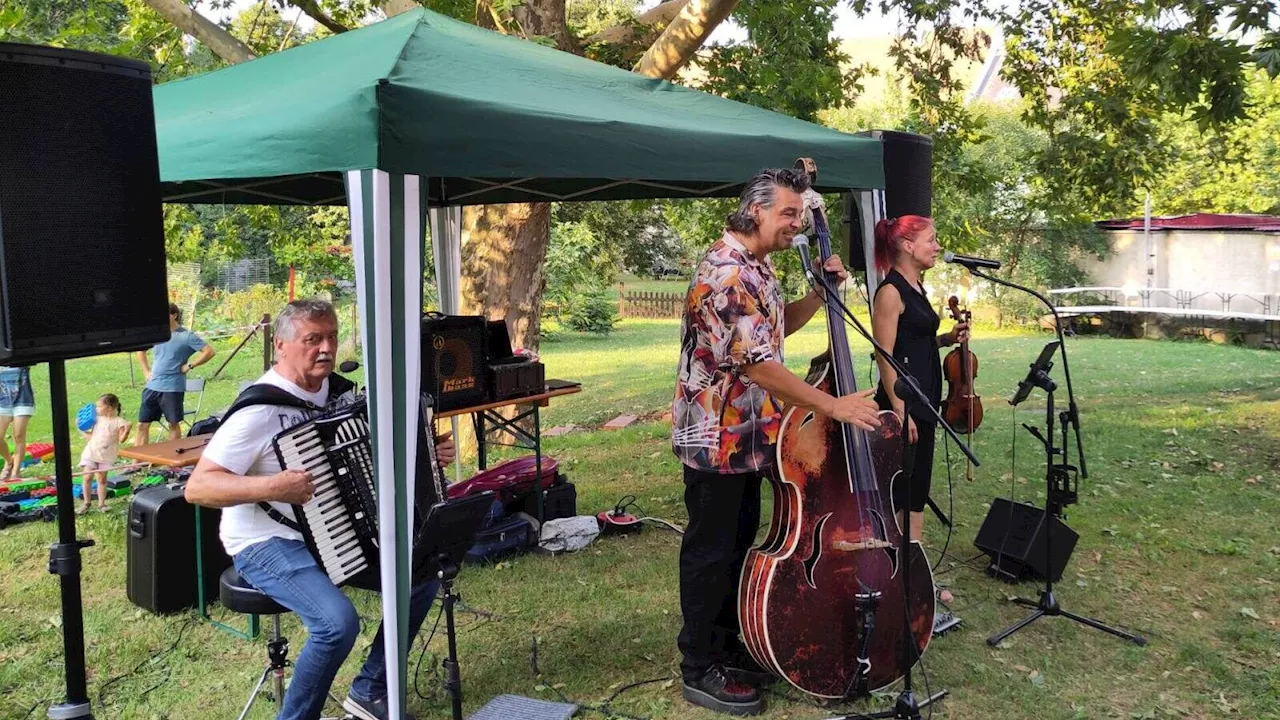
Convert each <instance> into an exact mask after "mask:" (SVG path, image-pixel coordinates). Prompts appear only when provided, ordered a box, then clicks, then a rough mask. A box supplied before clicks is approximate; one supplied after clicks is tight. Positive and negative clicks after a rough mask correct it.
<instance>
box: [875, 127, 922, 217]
mask: <svg viewBox="0 0 1280 720" xmlns="http://www.w3.org/2000/svg"><path fill="white" fill-rule="evenodd" d="M859 134H860V135H863V136H866V137H872V138H875V139H877V140H879V141H880V143H881V144H882V145H883V146H884V202H885V217H890V218H896V217H902V216H903V215H920V216H922V217H933V138H931V137H929V136H927V135H916V134H915V133H905V132H897V131H895V130H869V131H866V132H863V133H859Z"/></svg>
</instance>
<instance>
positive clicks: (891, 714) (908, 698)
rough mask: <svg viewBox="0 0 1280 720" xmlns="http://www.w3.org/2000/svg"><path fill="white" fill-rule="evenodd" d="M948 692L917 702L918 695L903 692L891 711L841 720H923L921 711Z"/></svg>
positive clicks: (881, 711)
mask: <svg viewBox="0 0 1280 720" xmlns="http://www.w3.org/2000/svg"><path fill="white" fill-rule="evenodd" d="M948 692H949V691H947V690H940V691H938V692H936V693H934V694H933V695H930V696H929V697H927V698H925V699H924V700H917V699H916V694H915V693H914V692H912V691H910V690H903V691H902V692H900V693H898V699H897V700H895V701H894V702H893V707H892V708H891V709H889V710H877V711H876V712H870V713H864V714H855V715H845V716H844V717H842V718H840V719H839V720H872V719H873V718H894V719H895V720H921V716H920V709H921V708H926V707H928V706H930V705H932V704H933V703H936V702H938V701H939V700H941V699H942V698H944V697H946V696H947V695H948Z"/></svg>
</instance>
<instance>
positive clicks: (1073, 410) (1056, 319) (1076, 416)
mask: <svg viewBox="0 0 1280 720" xmlns="http://www.w3.org/2000/svg"><path fill="white" fill-rule="evenodd" d="M962 267H964V268H965V269H966V270H968V271H969V273H970V274H971V275H977V276H978V277H980V278H982V279H983V280H986V281H988V282H993V283H995V284H997V285H1003V286H1005V287H1007V288H1013V289H1014V290H1021V291H1022V292H1024V293H1027V294H1028V295H1031V296H1032V297H1034V298H1036V299H1037V300H1039V301H1040V302H1042V303H1044V305H1045V307H1047V308H1049V312H1051V313H1053V329H1054V330H1055V331H1056V332H1057V334H1058V343H1059V345H1060V347H1061V348H1062V375H1063V377H1065V378H1066V380H1067V410H1066V412H1065V413H1063V423H1064V428H1063V432H1064V433H1065V432H1066V427H1065V425H1069V426H1070V427H1071V428H1072V430H1073V431H1074V434H1075V436H1076V454H1078V455H1079V456H1080V477H1082V478H1085V479H1086V480H1087V479H1088V478H1089V464H1088V462H1086V460H1085V457H1084V441H1083V440H1082V439H1081V437H1080V411H1079V409H1078V408H1077V407H1076V392H1075V388H1074V387H1073V386H1072V384H1071V368H1070V367H1068V366H1067V343H1066V339H1065V338H1064V337H1063V334H1062V318H1061V317H1060V316H1059V315H1058V308H1056V307H1054V305H1053V303H1052V302H1050V301H1049V298H1047V297H1045V296H1044V295H1041V294H1040V293H1038V292H1036V291H1035V290H1032V289H1031V288H1029V287H1026V286H1024V285H1019V284H1017V283H1015V282H1010V281H1008V280H1001V279H1000V278H997V277H992V276H990V275H988V274H986V273H984V272H982V271H981V270H978V269H977V268H973V267H969V266H968V265H963V266H962ZM1064 446H1065V442H1064Z"/></svg>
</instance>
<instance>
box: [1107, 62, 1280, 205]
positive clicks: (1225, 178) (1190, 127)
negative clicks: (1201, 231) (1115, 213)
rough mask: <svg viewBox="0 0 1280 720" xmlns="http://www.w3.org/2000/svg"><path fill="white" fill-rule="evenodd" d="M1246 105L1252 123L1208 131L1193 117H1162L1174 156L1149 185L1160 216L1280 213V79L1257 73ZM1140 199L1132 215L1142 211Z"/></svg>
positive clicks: (1164, 134) (1166, 140) (1162, 134)
mask: <svg viewBox="0 0 1280 720" xmlns="http://www.w3.org/2000/svg"><path fill="white" fill-rule="evenodd" d="M1246 101H1247V102H1248V104H1249V105H1250V108H1251V110H1250V115H1251V118H1250V120H1249V121H1248V122H1240V123H1235V124H1233V125H1230V126H1228V127H1225V128H1220V129H1216V130H1210V131H1208V132H1200V130H1199V128H1198V126H1197V124H1196V123H1194V122H1191V117H1190V115H1191V114H1190V113H1186V114H1179V113H1169V114H1167V115H1166V116H1165V117H1163V118H1162V119H1161V121H1160V138H1161V140H1160V141H1161V143H1162V144H1163V145H1165V146H1166V147H1167V148H1168V149H1169V153H1170V157H1169V161H1168V165H1167V167H1166V168H1165V169H1164V170H1163V171H1162V172H1160V173H1159V174H1157V175H1156V176H1155V177H1154V178H1152V180H1151V183H1150V185H1149V186H1148V188H1149V189H1150V191H1151V200H1152V209H1153V211H1154V212H1155V213H1156V214H1159V215H1179V214H1185V213H1193V212H1220V213H1280V173H1277V172H1276V168H1277V167H1280V80H1273V79H1271V78H1270V77H1268V76H1267V75H1266V73H1264V72H1263V71H1261V70H1257V71H1255V72H1254V73H1253V77H1252V80H1251V82H1250V83H1249V88H1248V93H1247V97H1246ZM1140 200H1141V198H1134V201H1135V202H1134V205H1133V208H1132V209H1131V210H1130V213H1132V214H1135V215H1136V214H1138V213H1140V212H1141V206H1140V204H1139V201H1140Z"/></svg>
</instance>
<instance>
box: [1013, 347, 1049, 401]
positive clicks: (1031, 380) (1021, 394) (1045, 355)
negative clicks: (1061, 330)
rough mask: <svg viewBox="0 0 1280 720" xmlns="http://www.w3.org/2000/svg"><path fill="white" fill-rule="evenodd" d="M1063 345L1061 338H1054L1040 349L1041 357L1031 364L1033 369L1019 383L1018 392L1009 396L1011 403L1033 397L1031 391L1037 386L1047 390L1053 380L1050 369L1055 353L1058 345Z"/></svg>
mask: <svg viewBox="0 0 1280 720" xmlns="http://www.w3.org/2000/svg"><path fill="white" fill-rule="evenodd" d="M1060 345H1062V341H1061V340H1054V341H1053V342H1050V343H1046V344H1045V346H1044V348H1043V349H1042V350H1041V351H1040V357H1038V358H1036V361H1035V362H1034V363H1032V364H1031V369H1030V370H1028V371H1027V376H1026V377H1025V378H1023V380H1022V382H1020V383H1018V392H1016V393H1014V394H1013V397H1011V398H1009V404H1010V405H1019V404H1021V403H1022V402H1023V401H1024V400H1026V399H1027V398H1029V397H1031V391H1032V390H1034V389H1036V388H1044V389H1045V391H1046V392H1047V391H1048V389H1049V385H1052V384H1053V382H1052V381H1051V380H1049V370H1050V369H1052V368H1053V354H1054V353H1055V352H1057V351H1058V347H1059V346H1060Z"/></svg>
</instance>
